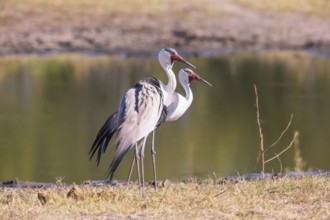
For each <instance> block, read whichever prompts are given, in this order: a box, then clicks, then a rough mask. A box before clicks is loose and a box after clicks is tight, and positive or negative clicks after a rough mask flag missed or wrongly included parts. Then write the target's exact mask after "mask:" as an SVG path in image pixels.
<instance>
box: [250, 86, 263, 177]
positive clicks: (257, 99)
mask: <svg viewBox="0 0 330 220" xmlns="http://www.w3.org/2000/svg"><path fill="white" fill-rule="evenodd" d="M253 86H254V92H255V94H256V107H257V123H258V128H259V136H260V151H259V155H258V161H259V158H260V156H261V163H262V176H263V177H264V175H265V151H264V135H263V133H262V128H261V123H260V113H259V98H258V90H257V86H256V85H255V84H253Z"/></svg>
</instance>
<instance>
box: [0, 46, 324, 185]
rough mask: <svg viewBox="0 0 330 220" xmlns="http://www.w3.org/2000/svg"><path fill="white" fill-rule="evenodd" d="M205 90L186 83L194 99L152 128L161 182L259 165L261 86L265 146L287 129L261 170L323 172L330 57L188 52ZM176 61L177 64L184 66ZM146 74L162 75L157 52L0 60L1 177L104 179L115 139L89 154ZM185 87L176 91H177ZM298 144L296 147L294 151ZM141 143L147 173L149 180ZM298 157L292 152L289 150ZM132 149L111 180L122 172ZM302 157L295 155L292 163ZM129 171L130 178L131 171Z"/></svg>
mask: <svg viewBox="0 0 330 220" xmlns="http://www.w3.org/2000/svg"><path fill="white" fill-rule="evenodd" d="M189 61H191V62H192V63H193V64H195V65H196V66H197V67H198V69H197V70H196V72H198V73H199V74H200V75H201V76H202V77H203V78H205V79H206V80H208V81H209V82H211V83H212V84H213V87H212V88H210V87H208V86H205V85H203V84H200V83H198V82H193V83H192V85H191V87H192V89H193V91H194V101H193V104H192V106H191V108H190V109H189V110H188V111H187V112H186V114H185V115H184V116H183V117H182V118H180V119H179V120H178V121H176V122H169V123H166V124H164V125H163V126H162V127H160V128H159V129H158V130H157V133H156V151H157V155H156V156H157V168H158V177H159V179H165V178H168V179H177V180H179V179H183V178H186V177H192V176H197V177H207V176H213V175H214V174H215V175H217V176H227V175H235V174H240V175H244V174H249V173H256V172H260V169H261V166H260V164H256V162H257V155H258V148H259V143H260V139H259V133H258V125H257V122H256V107H255V94H254V88H253V84H256V86H257V88H258V92H259V105H260V116H261V123H262V128H263V133H264V141H265V147H268V146H270V145H271V144H272V143H273V142H275V141H276V139H277V138H278V137H279V135H280V134H281V132H282V131H283V130H284V129H285V127H286V126H287V124H288V122H289V119H290V115H291V114H293V119H292V123H291V126H290V127H289V129H288V131H287V132H286V133H285V134H284V136H283V138H282V139H281V141H280V142H279V143H278V144H277V145H276V146H275V147H273V148H272V149H270V150H269V151H268V152H267V157H268V158H270V157H272V156H274V154H275V153H279V152H280V151H281V150H282V149H284V148H285V147H287V146H288V144H289V143H290V141H291V140H292V137H293V134H294V132H295V131H298V132H299V139H298V141H297V142H296V144H295V146H293V147H292V148H291V149H289V150H288V151H287V152H286V153H284V154H283V155H282V156H281V160H280V161H279V160H274V161H273V162H271V163H268V164H267V165H266V172H279V171H280V170H281V169H282V170H283V171H285V170H294V169H295V167H296V164H300V167H302V168H303V169H304V170H318V169H322V170H329V169H330V160H329V155H330V147H329V143H330V135H329V132H330V116H329V113H330V74H329V70H330V59H329V58H326V57H317V56H310V55H308V54H305V53H297V52H267V53H260V54H251V53H246V54H237V55H231V56H221V57H215V58H198V59H197V58H190V59H189ZM181 67H182V66H180V64H176V66H175V71H176V72H177V71H178V69H179V68H181ZM147 75H152V76H155V77H157V78H159V79H161V80H162V81H164V82H166V77H165V74H164V73H163V71H162V70H161V68H160V67H159V64H158V62H157V60H156V59H123V58H117V57H107V56H84V55H79V54H78V55H75V54H73V55H49V56H42V57H38V56H31V55H30V56H12V57H1V59H0V131H1V133H0V152H1V153H0V180H11V179H18V180H28V181H50V182H55V181H56V180H61V181H63V182H80V181H83V180H87V179H103V178H105V176H106V172H107V170H108V166H109V164H110V162H111V160H112V155H113V148H114V147H113V145H112V144H111V145H110V146H109V150H108V152H107V153H106V155H105V156H104V158H103V159H102V161H101V164H100V166H99V167H97V166H96V163H95V161H94V160H93V161H91V162H89V157H88V151H89V149H90V147H91V144H92V142H93V141H94V138H95V135H96V134H97V132H98V129H99V128H100V127H101V125H102V123H103V122H104V121H105V119H106V118H107V117H108V116H109V114H110V113H112V112H113V111H115V109H116V108H117V106H118V102H119V99H120V96H121V95H122V94H123V93H124V92H125V91H126V90H127V89H128V88H129V87H131V86H132V85H134V84H135V83H136V82H137V81H138V80H139V79H141V78H143V77H144V76H147ZM179 91H180V92H182V89H181V88H180V89H179ZM295 148H296V150H295ZM149 149H150V144H149V142H148V146H147V152H146V159H145V161H146V178H147V179H151V178H152V168H151V159H150V155H149ZM295 155H296V156H295ZM131 158H132V154H129V155H128V156H126V157H125V159H124V160H123V162H122V164H121V165H120V167H119V169H118V171H117V172H116V174H115V178H116V179H125V178H126V176H127V174H128V170H129V165H130V161H131ZM299 160H300V162H299ZM133 177H135V175H134V176H133Z"/></svg>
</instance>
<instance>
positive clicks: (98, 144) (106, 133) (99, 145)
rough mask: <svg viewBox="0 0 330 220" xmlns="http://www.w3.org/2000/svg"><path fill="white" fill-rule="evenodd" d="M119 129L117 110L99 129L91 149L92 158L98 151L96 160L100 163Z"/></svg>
mask: <svg viewBox="0 0 330 220" xmlns="http://www.w3.org/2000/svg"><path fill="white" fill-rule="evenodd" d="M116 130H117V112H114V113H113V114H112V115H111V116H110V117H109V118H108V119H107V120H106V121H105V123H104V124H103V126H102V127H101V129H100V130H99V132H98V134H97V136H96V138H95V140H94V143H93V145H92V147H91V149H90V150H89V154H90V158H89V160H91V159H92V158H93V156H94V155H95V153H96V152H97V157H96V162H97V165H99V163H100V160H101V156H102V154H104V153H105V151H106V149H107V146H108V144H109V142H110V140H111V138H112V136H113V135H114V133H115V132H116Z"/></svg>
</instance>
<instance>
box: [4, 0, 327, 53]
mask: <svg viewBox="0 0 330 220" xmlns="http://www.w3.org/2000/svg"><path fill="white" fill-rule="evenodd" d="M220 3H221V4H220ZM213 7H214V9H215V10H214V13H213V14H212V13H211V14H210V13H208V12H206V11H203V10H199V9H198V8H193V7H191V8H189V7H188V8H186V9H182V10H181V11H175V13H176V15H175V16H174V15H172V14H170V13H169V14H162V15H159V16H157V15H154V14H121V13H113V12H111V13H109V12H107V11H94V10H84V11H82V12H81V11H75V12H72V11H70V10H69V9H67V10H66V9H63V8H60V9H59V10H57V9H56V8H55V9H54V10H49V9H48V10H44V9H43V8H40V9H39V8H34V9H26V8H23V9H22V8H15V7H13V6H12V5H11V6H6V5H5V6H2V7H0V54H2V55H4V54H18V53H48V52H74V51H75V52H86V51H87V52H89V53H99V52H101V53H109V54H112V53H115V54H123V55H128V56H130V55H133V56H134V55H148V54H151V53H152V54H154V51H155V50H156V51H157V50H158V49H159V48H162V47H174V48H177V49H179V50H183V51H185V52H187V53H192V54H194V55H202V56H207V55H213V54H216V53H223V52H230V51H233V50H234V51H235V50H259V49H261V50H263V49H317V50H329V49H330V18H328V17H318V16H307V15H303V14H294V13H274V12H261V11H256V10H252V9H249V8H245V7H242V6H239V5H236V4H233V3H232V2H231V1H225V0H224V1H219V4H214V6H213ZM216 9H219V11H220V10H221V11H224V12H225V13H221V15H218V14H216Z"/></svg>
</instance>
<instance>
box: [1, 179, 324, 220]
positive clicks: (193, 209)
mask: <svg viewBox="0 0 330 220" xmlns="http://www.w3.org/2000/svg"><path fill="white" fill-rule="evenodd" d="M329 183H330V181H329V176H328V175H326V176H313V175H306V176H301V177H295V178H287V177H284V178H275V179H273V178H264V179H257V180H252V181H245V180H242V181H222V179H217V178H214V179H205V180H198V179H194V178H193V179H190V180H188V181H186V182H178V183H177V182H170V181H165V182H163V185H162V186H160V188H159V190H158V191H157V192H155V191H154V189H153V187H152V186H147V187H146V196H145V198H141V196H140V193H139V189H138V186H137V184H136V183H135V184H131V185H129V186H125V185H117V186H112V185H108V184H107V185H100V186H94V185H89V184H86V185H79V186H78V185H75V186H62V185H61V183H60V182H59V183H57V184H56V185H55V186H54V187H51V188H43V187H41V188H29V187H28V188H7V187H5V188H2V187H0V204H1V205H0V213H1V218H2V219H21V218H32V219H77V218H79V219H145V218H161V219H164V218H167V219H169V218H171V219H177V218H183V219H187V218H188V219H191V218H193V219H195V218H198V219H199V218H202V219H210V218H216V219H223V218H225V219H228V218H229V219H232V218H234V219H246V218H248V219H260V218H261V219H327V218H329V215H330V213H329V208H330V200H329V198H330V194H329V192H330V184H329Z"/></svg>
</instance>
